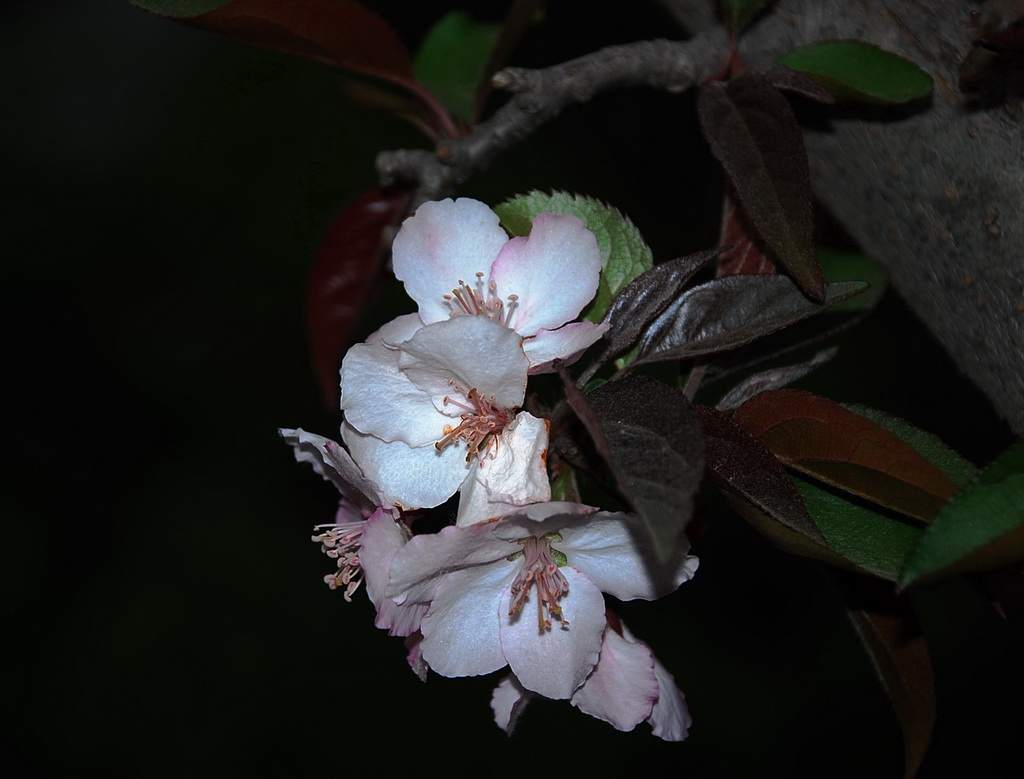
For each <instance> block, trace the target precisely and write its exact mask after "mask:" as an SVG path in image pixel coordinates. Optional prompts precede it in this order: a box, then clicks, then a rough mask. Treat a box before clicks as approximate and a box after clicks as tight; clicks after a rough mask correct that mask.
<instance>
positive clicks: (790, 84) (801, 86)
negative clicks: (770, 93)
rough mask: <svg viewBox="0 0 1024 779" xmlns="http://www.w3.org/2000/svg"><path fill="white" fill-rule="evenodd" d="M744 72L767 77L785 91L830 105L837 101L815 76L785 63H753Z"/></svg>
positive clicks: (772, 83) (777, 87)
mask: <svg viewBox="0 0 1024 779" xmlns="http://www.w3.org/2000/svg"><path fill="white" fill-rule="evenodd" d="M744 72H745V73H749V74H752V75H756V76H761V77H762V78H765V79H767V80H768V81H769V82H771V85H772V86H773V87H775V88H776V89H781V90H782V91H783V92H792V93H793V94H795V95H800V96H802V97H806V98H808V99H809V100H814V101H816V102H818V103H825V104H828V105H830V104H833V103H835V102H836V99H835V98H834V97H833V96H832V93H831V92H829V91H828V90H827V89H825V87H823V86H822V85H821V84H819V83H818V82H817V81H815V80H814V79H813V78H811V77H810V76H808V75H805V74H804V73H800V72H799V71H796V70H793V69H792V68H787V67H786V66H785V65H777V64H772V63H769V64H765V65H752V66H749V67H747V68H746V69H745V71H744Z"/></svg>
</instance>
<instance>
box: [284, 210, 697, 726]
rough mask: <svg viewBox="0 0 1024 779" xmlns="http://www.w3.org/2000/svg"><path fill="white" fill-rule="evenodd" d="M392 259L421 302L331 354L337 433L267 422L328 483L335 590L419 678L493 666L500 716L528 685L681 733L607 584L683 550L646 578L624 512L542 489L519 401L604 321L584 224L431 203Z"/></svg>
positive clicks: (508, 718) (511, 712) (516, 706)
mask: <svg viewBox="0 0 1024 779" xmlns="http://www.w3.org/2000/svg"><path fill="white" fill-rule="evenodd" d="M393 264H394V272H395V275H396V276H397V277H398V278H399V279H400V280H401V281H402V282H403V283H404V284H405V288H406V291H407V292H408V293H409V295H410V296H411V297H412V298H413V300H414V301H415V302H416V303H417V304H418V306H419V311H418V313H415V314H409V315H405V316H400V317H398V318H397V319H395V320H393V321H391V322H389V323H388V324H386V325H384V326H383V327H382V328H381V329H380V330H378V331H377V332H376V333H374V334H373V335H372V336H370V337H369V338H368V339H367V340H366V342H365V343H361V344H357V345H355V346H353V347H352V348H351V349H350V350H349V352H348V354H347V355H346V356H345V359H344V361H343V364H342V369H341V393H342V400H341V408H342V410H343V412H344V422H343V424H342V428H341V436H342V440H343V441H344V445H341V444H338V443H336V442H334V441H331V440H328V439H326V438H322V437H320V436H317V435H313V434H311V433H308V432H306V431H304V430H301V429H296V430H282V431H281V434H282V435H283V436H284V437H285V439H286V440H287V441H288V442H289V443H290V444H291V445H292V447H293V448H294V451H295V456H296V458H297V459H298V460H300V461H303V462H308V463H309V464H311V465H312V466H313V468H314V469H315V470H316V471H317V472H318V473H319V474H320V475H321V476H323V477H324V478H325V479H327V480H329V481H331V482H333V483H334V484H335V485H336V486H337V488H338V490H339V492H340V493H341V502H340V506H339V510H338V516H337V517H336V519H335V522H333V523H331V524H327V525H320V526H318V527H317V535H316V536H314V540H315V541H318V542H319V543H321V545H322V548H323V550H324V551H325V552H326V553H327V554H328V555H329V556H331V557H334V558H336V559H337V562H338V568H337V571H336V572H334V573H333V574H331V575H330V576H327V577H325V578H326V581H327V583H328V584H329V585H330V586H331V587H332V588H340V589H342V590H343V591H344V594H345V597H346V599H348V598H350V597H351V595H352V594H353V592H354V591H355V590H356V589H357V588H358V587H359V585H360V584H361V583H364V582H365V589H366V592H367V594H368V595H369V597H370V600H371V601H372V602H373V603H374V605H375V606H376V609H377V618H376V625H377V627H379V628H382V629H385V630H388V631H389V633H390V634H391V635H396V636H403V637H405V639H406V645H407V647H408V649H409V663H410V665H411V666H412V668H413V669H414V670H415V671H416V672H417V673H418V674H419V675H420V676H421V678H425V677H426V675H427V672H428V671H430V670H432V671H434V672H435V673H438V674H440V675H442V676H449V677H454V676H476V675H480V674H488V673H491V672H494V671H497V670H499V669H502V668H505V667H506V666H507V667H508V669H509V671H510V673H509V675H508V676H506V677H505V678H504V679H503V680H502V681H501V682H500V683H499V684H498V686H497V689H496V690H495V692H494V696H493V698H492V702H491V704H492V708H493V710H494V714H495V719H496V721H497V723H498V725H499V726H500V727H502V728H503V729H505V730H506V731H509V732H510V731H511V729H512V727H513V725H514V724H515V719H516V717H517V716H518V713H519V712H520V710H521V708H522V706H523V704H524V703H525V702H526V701H527V700H528V699H529V697H531V696H534V695H540V696H543V697H546V698H553V699H566V700H569V701H571V702H572V704H573V705H575V706H577V707H578V708H579V709H581V710H582V711H584V712H586V713H588V714H590V715H592V716H595V717H598V718H600V719H602V720H605V721H607V722H609V723H611V724H612V725H613V726H614V727H616V728H618V729H620V730H631V729H633V728H634V727H635V726H636V725H638V724H639V723H641V722H644V721H646V722H649V723H650V724H651V725H652V727H653V730H654V734H655V735H656V736H659V737H660V738H663V739H666V740H670V741H680V740H682V739H683V738H685V737H686V733H687V729H688V728H689V726H690V723H691V720H690V716H689V713H688V711H687V708H686V702H685V698H684V696H683V694H682V692H681V691H680V690H679V689H678V688H677V687H676V685H675V682H674V680H673V678H672V676H671V675H670V674H669V673H668V671H666V670H665V668H664V667H663V666H662V665H661V664H660V663H659V662H658V661H657V660H656V659H655V657H654V655H653V653H652V652H651V650H650V648H649V647H647V646H646V645H645V644H644V643H642V642H640V641H639V640H637V639H636V638H635V637H634V636H633V635H632V634H631V633H630V632H629V630H628V629H627V628H626V627H625V625H623V624H622V623H621V621H620V620H619V619H618V617H617V615H615V614H614V612H611V611H609V610H608V608H607V606H606V603H605V596H604V594H605V593H606V594H608V595H611V596H613V597H615V598H618V599H620V600H631V599H637V598H641V599H647V600H651V599H654V598H659V597H661V596H663V595H666V594H668V593H669V592H671V591H673V590H674V589H675V588H676V587H678V586H679V585H680V584H681V583H682V582H684V581H686V580H688V579H689V578H691V577H692V576H693V574H694V572H695V571H696V569H697V559H696V558H695V557H693V556H690V555H688V554H687V552H688V548H685V547H684V548H680V549H678V550H676V553H675V554H674V555H673V556H671V558H670V559H671V561H672V562H671V563H670V564H669V565H668V568H669V570H667V571H666V570H665V565H664V564H659V565H660V569H659V575H657V576H655V575H653V573H652V572H653V570H654V569H655V565H656V556H655V555H654V554H653V549H652V548H651V546H650V544H649V543H648V542H647V541H645V538H646V536H645V534H644V533H643V532H642V530H641V528H639V527H638V523H637V522H636V520H635V517H632V516H631V515H628V514H623V513H615V512H607V511H600V510H598V509H596V508H593V507H590V506H584V505H580V504H577V503H567V502H557V501H552V500H551V497H552V496H551V486H550V481H549V475H548V467H547V454H548V427H549V426H548V420H547V419H544V418H542V417H537V416H534V415H533V414H531V413H529V412H528V411H525V410H523V408H522V407H523V403H524V399H525V397H526V389H527V383H528V380H529V377H530V376H531V375H533V374H537V373H542V372H545V371H547V370H549V369H550V367H551V364H552V362H553V361H555V360H562V361H564V362H571V361H572V359H574V358H575V357H576V356H578V355H579V354H580V353H582V351H583V350H585V349H586V348H587V347H588V346H590V345H591V344H593V343H594V342H595V341H597V340H598V339H599V338H600V337H601V336H602V334H603V333H604V330H605V326H604V325H598V324H594V323H591V322H587V321H578V319H579V316H580V312H581V311H582V309H583V308H584V306H586V305H587V303H589V302H590V301H591V300H592V299H593V297H594V295H595V293H596V291H597V288H598V282H599V278H600V274H601V270H602V261H601V254H600V250H599V248H598V245H597V241H596V239H595V237H594V235H593V233H591V232H590V231H589V230H587V228H586V227H585V226H584V223H583V222H582V221H581V220H580V219H578V218H576V217H574V216H568V215H558V214H550V213H546V214H540V215H539V216H537V217H536V218H534V220H533V224H532V228H531V231H530V234H529V235H528V236H525V237H515V238H511V239H510V238H509V237H508V235H507V234H506V233H505V231H504V230H503V229H502V227H501V226H500V224H499V220H498V217H497V215H496V214H495V213H494V212H493V211H492V210H491V209H490V208H488V207H487V206H486V205H484V204H483V203H480V202H478V201H475V200H470V199H465V198H464V199H459V200H455V201H452V200H443V201H440V202H433V203H426V204H424V205H422V206H421V207H420V208H419V210H418V211H417V213H416V214H415V215H414V216H412V217H410V218H409V219H407V220H406V221H405V222H404V223H403V224H402V227H401V229H400V231H399V233H398V235H397V237H396V239H395V242H394V246H393ZM456 494H457V495H458V514H457V519H456V522H455V524H454V525H452V526H449V527H445V528H444V529H442V530H441V531H440V532H437V533H420V534H418V535H417V534H414V530H415V527H414V521H413V517H414V516H415V514H414V513H413V512H417V513H419V512H418V510H422V509H430V508H434V507H437V506H440V505H441V504H443V503H445V502H446V501H448V500H449V499H450V498H452V497H453V496H455V495H456ZM680 543H681V544H685V539H683V540H681V541H680Z"/></svg>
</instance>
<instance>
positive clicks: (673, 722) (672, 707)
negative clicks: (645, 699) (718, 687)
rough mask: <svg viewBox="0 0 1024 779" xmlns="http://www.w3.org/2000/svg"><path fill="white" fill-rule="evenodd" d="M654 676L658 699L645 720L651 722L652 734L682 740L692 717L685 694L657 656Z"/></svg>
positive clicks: (691, 723) (670, 739)
mask: <svg viewBox="0 0 1024 779" xmlns="http://www.w3.org/2000/svg"><path fill="white" fill-rule="evenodd" d="M654 676H655V678H656V679H657V680H658V700H657V702H655V704H654V708H653V709H651V716H650V717H648V718H647V721H648V722H650V723H651V726H652V727H653V728H654V735H655V736H657V737H658V738H661V739H664V740H665V741H682V740H684V739H685V738H686V736H687V734H688V732H689V730H690V728H691V727H692V726H693V717H691V716H690V710H689V708H687V706H686V696H685V695H683V691H682V690H680V689H679V688H678V687H676V680H675V679H674V678H672V674H670V673H669V672H668V671H667V670H666V669H665V666H663V665H662V664H661V663H659V662H658V658H654Z"/></svg>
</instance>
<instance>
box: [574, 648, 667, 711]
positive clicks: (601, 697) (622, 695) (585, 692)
mask: <svg viewBox="0 0 1024 779" xmlns="http://www.w3.org/2000/svg"><path fill="white" fill-rule="evenodd" d="M630 638H632V636H630ZM657 698H658V681H657V679H656V678H655V674H654V654H653V653H652V652H651V650H650V648H649V647H648V646H647V645H646V644H644V643H642V642H640V641H636V640H635V639H634V640H632V641H629V640H627V639H625V638H623V637H622V636H620V635H619V634H618V633H616V632H615V631H614V630H612V629H611V628H608V629H606V630H605V632H604V638H603V640H602V642H601V659H600V660H599V661H598V663H597V665H596V666H595V667H594V672H593V673H592V674H590V676H589V677H587V681H586V682H585V683H584V685H583V686H582V687H580V688H579V689H578V690H577V691H576V692H575V693H574V694H573V696H572V705H573V706H576V707H578V708H579V710H580V711H582V712H584V713H586V714H589V715H590V716H591V717H597V718H598V719H600V720H604V721H605V722H607V723H609V724H610V725H612V727H614V728H617V729H618V730H632V729H633V728H635V727H636V726H637V725H639V724H640V723H641V722H643V721H644V720H646V719H647V718H648V717H649V716H650V714H651V708H652V707H653V706H654V702H655V700H657Z"/></svg>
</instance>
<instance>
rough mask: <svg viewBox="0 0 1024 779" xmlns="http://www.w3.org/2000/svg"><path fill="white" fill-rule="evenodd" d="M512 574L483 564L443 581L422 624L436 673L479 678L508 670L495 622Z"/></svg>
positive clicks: (426, 654) (502, 567) (425, 651)
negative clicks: (505, 667)
mask: <svg viewBox="0 0 1024 779" xmlns="http://www.w3.org/2000/svg"><path fill="white" fill-rule="evenodd" d="M514 573H515V567H514V566H513V565H511V564H504V565H481V566H476V567H473V568H463V569H462V570H459V571H453V572H451V573H449V574H447V575H445V576H444V577H442V579H441V580H440V582H439V583H438V586H437V588H436V590H435V593H434V599H433V600H432V601H431V603H430V610H429V611H428V612H427V614H426V616H424V617H423V621H422V622H421V624H420V630H421V632H422V633H423V642H422V643H421V644H420V649H421V652H422V654H423V659H424V660H426V661H427V663H428V664H429V665H430V667H431V668H432V669H433V670H434V671H436V672H437V673H439V674H441V676H479V675H480V674H486V673H490V672H491V671H497V670H498V669H499V668H501V667H502V666H504V665H505V663H506V661H505V655H504V652H503V651H502V643H501V638H500V635H499V630H498V620H497V619H496V617H497V614H498V608H499V604H500V603H501V596H502V593H503V592H505V591H507V590H508V589H509V588H510V587H511V586H512V577H513V576H514Z"/></svg>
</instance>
